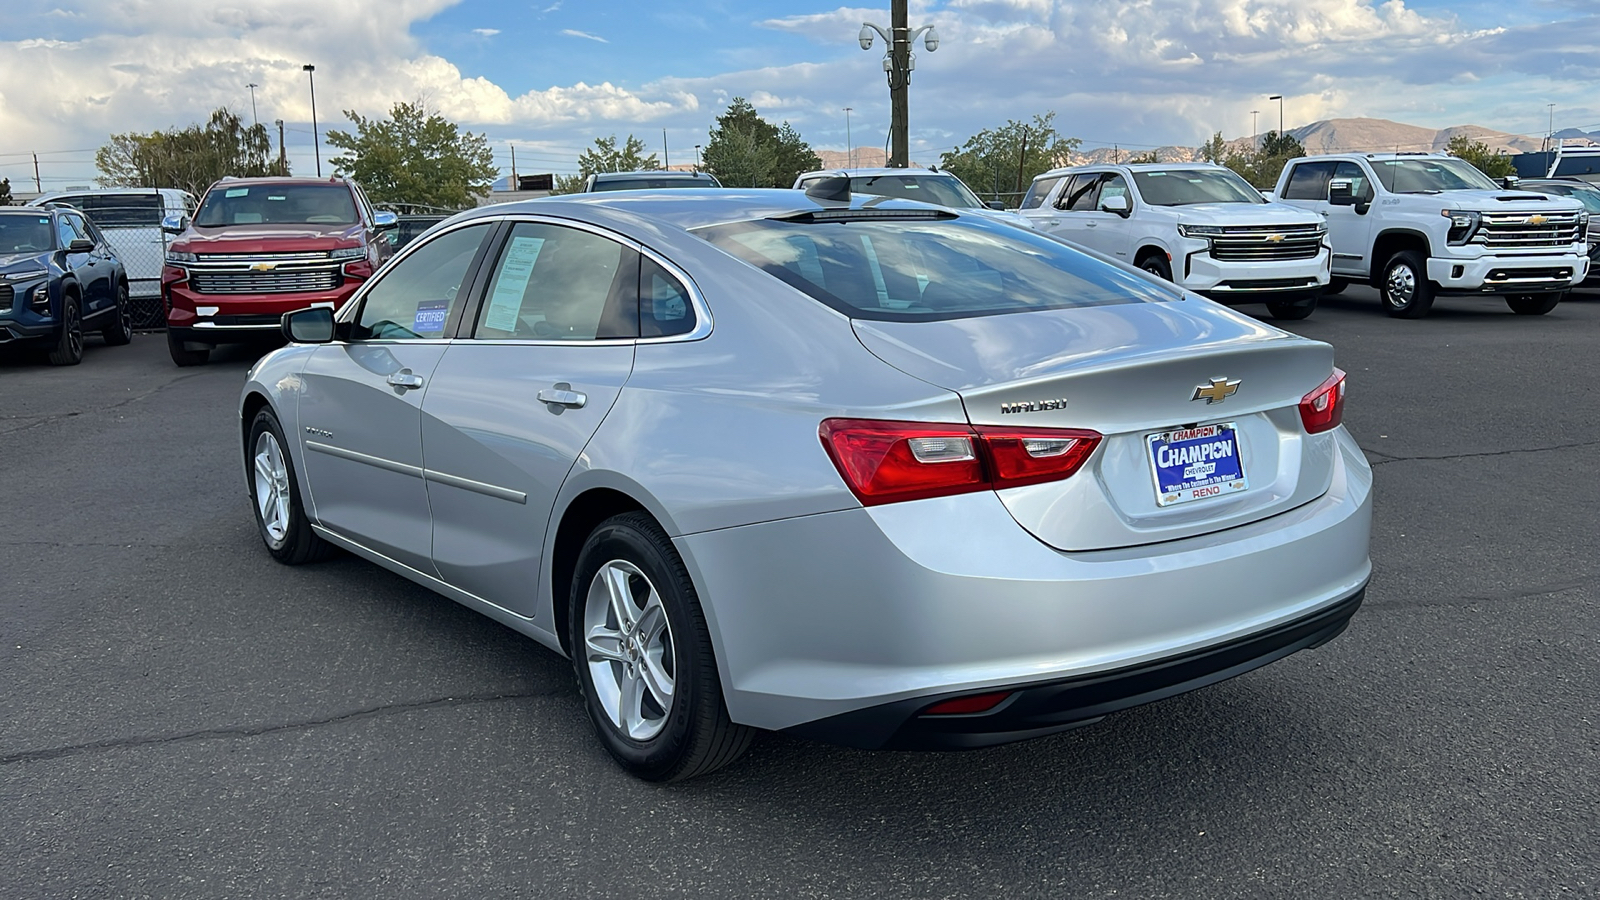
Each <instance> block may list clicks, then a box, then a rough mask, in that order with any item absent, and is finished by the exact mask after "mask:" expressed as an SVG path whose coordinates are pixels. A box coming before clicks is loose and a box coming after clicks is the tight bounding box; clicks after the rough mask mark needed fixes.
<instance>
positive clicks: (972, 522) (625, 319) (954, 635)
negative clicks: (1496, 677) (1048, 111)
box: [240, 179, 1372, 781]
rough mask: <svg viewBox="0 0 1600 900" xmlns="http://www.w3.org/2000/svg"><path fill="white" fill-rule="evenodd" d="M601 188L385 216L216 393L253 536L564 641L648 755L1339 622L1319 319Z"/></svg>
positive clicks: (868, 217) (868, 214) (908, 713)
mask: <svg viewBox="0 0 1600 900" xmlns="http://www.w3.org/2000/svg"><path fill="white" fill-rule="evenodd" d="M837 182H838V183H835V181H824V182H822V183H820V184H819V185H817V186H814V187H813V188H812V190H811V191H810V192H809V193H802V192H800V191H726V190H725V191H697V190H680V191H672V192H659V193H644V192H635V193H630V194H627V195H622V194H611V195H606V194H599V195H593V196H592V197H589V196H586V197H582V198H552V199H550V200H536V201H531V202H525V203H517V204H506V205H499V206H492V207H486V208H483V209H479V210H476V211H473V212H468V213H463V214H462V215H460V216H457V217H456V218H454V219H451V220H449V221H447V222H445V223H443V224H441V225H440V226H437V227H436V228H435V229H433V230H432V231H430V232H429V233H428V234H426V235H425V236H423V237H422V238H419V239H417V240H416V241H414V242H413V243H412V244H411V245H410V246H408V247H407V248H406V249H405V250H404V251H403V252H402V253H401V254H400V255H398V256H397V257H396V258H395V259H394V260H392V261H391V262H390V263H389V264H388V265H387V266H386V267H385V268H384V269H383V270H382V271H381V272H380V273H379V274H378V275H377V276H376V277H374V278H373V279H372V280H371V281H370V282H368V283H367V284H366V285H365V286H364V287H363V288H362V290H361V291H359V292H358V293H357V294H356V295H355V296H354V298H353V299H352V301H351V302H350V303H349V304H348V305H347V306H346V307H344V308H343V309H341V310H339V311H337V312H334V311H332V310H328V309H308V310H302V311H299V312H296V313H290V314H288V315H287V316H285V317H284V326H283V327H284V330H285V333H286V335H287V336H288V337H289V338H290V339H291V341H292V342H293V343H292V344H291V345H290V346H288V347H285V348H283V349H281V350H278V351H276V352H274V353H271V354H269V355H268V356H266V357H265V358H263V359H262V360H261V361H260V362H259V363H257V364H256V365H255V367H254V368H252V369H251V370H250V373H249V378H248V383H247V384H246V385H245V388H244V391H243V395H242V397H241V401H240V414H241V422H240V427H241V438H242V442H243V451H244V464H245V465H244V469H245V474H246V482H247V485H248V490H249V493H250V497H251V500H252V505H253V508H254V510H255V513H256V519H257V524H258V526H259V528H260V532H261V537H262V540H263V541H264V542H265V544H266V547H267V549H268V551H269V552H270V553H271V554H272V555H273V556H274V557H276V558H277V559H279V560H280V561H282V562H285V563H289V564H296V563H304V562H308V561H311V560H314V559H317V558H320V557H323V556H325V555H327V554H328V553H330V552H332V551H333V550H334V549H335V548H342V549H344V550H346V551H349V552H351V553H355V554H357V555H359V556H361V557H364V558H365V559H368V560H370V561H372V562H373V563H376V564H378V565H380V566H383V567H384V568H387V569H390V570H392V571H395V572H398V573H400V574H401V575H404V576H405V577H407V578H410V579H412V580H414V581H416V582H418V583H420V584H423V585H426V586H428V587H430V588H432V589H433V590H435V591H437V592H439V593H440V594H443V595H444V596H446V597H449V598H451V599H453V600H455V601H457V602H459V603H462V604H464V605H466V606H468V607H471V608H472V609H476V610H478V611H480V612H482V613H484V614H486V615H488V616H491V617H493V618H494V619H496V620H497V621H499V622H502V623H504V624H506V625H507V626H509V627H511V628H513V629H516V630H517V631H519V632H521V633H523V634H525V635H528V636H530V637H532V638H533V639H535V640H537V641H539V642H540V643H543V644H545V645H547V646H548V647H549V648H550V649H551V650H553V651H555V652H558V653H562V654H565V655H567V656H569V657H570V658H571V659H572V660H573V667H574V669H575V671H576V674H577V677H578V682H579V684H580V686H581V689H582V693H583V697H584V701H585V703H586V704H587V708H588V712H589V715H590V717H591V718H592V720H593V723H594V727H595V731H596V733H597V734H598V736H599V738H600V740H601V742H602V743H603V744H604V746H605V747H606V749H607V750H608V751H610V753H611V754H612V755H613V756H614V757H615V758H616V760H617V761H618V762H619V763H620V764H621V765H622V766H623V767H624V768H625V769H627V770H628V771H630V772H632V773H634V774H635V775H638V776H639V777H642V778H646V779H651V780H658V781H666V780H674V779H681V778H687V777H691V776H694V775H698V774H701V773H705V772H709V771H711V770H713V769H716V768H718V767H720V766H723V765H725V764H727V763H728V762H730V761H732V760H733V759H735V758H736V757H738V756H739V754H740V753H741V752H743V750H744V749H745V747H746V746H747V745H748V743H749V741H750V739H751V737H752V735H753V734H754V733H756V732H757V731H759V730H781V731H787V732H789V733H792V734H795V735H800V736H803V737H809V738H816V739H821V740H826V741H831V742H835V743H840V744H846V745H850V746H856V747H866V748H964V747H978V746H984V745H989V744H995V743H1001V742H1005V741H1012V740H1018V739H1022V738H1029V737H1034V736H1038V735H1043V734H1049V733H1053V732H1058V731H1062V730H1065V729H1069V728H1073V727H1077V726H1080V725H1083V724H1086V723H1089V722H1092V721H1095V720H1098V719H1099V718H1101V717H1103V716H1105V715H1106V714H1108V713H1111V712H1114V711H1116V710H1120V709H1124V708H1127V707H1130V706H1134V705H1137V704H1141V703H1146V702H1149V701H1152V700H1157V699H1161V698H1164V697H1168V696H1172V695H1174V694H1177V693H1180V692H1183V691H1187V690H1191V689H1194V688H1197V687H1201V686H1204V685H1208V684H1211V683H1214V682H1217V681H1220V680H1222V679H1225V678H1229V677H1231V676H1233V675H1236V674H1239V673H1241V672H1245V671H1248V670H1250V669H1253V668H1255V667H1257V666H1261V665H1265V664H1266V663H1269V662H1272V661H1273V660H1276V659H1280V658H1282V657H1284V656H1287V655H1289V654H1290V653H1294V652H1295V651H1297V650H1301V649H1304V648H1308V647H1315V646H1318V645H1320V644H1322V643H1324V642H1326V641H1328V640H1331V639H1332V638H1333V637H1335V636H1336V635H1338V634H1339V633H1340V632H1341V631H1342V630H1343V629H1344V627H1345V625H1346V624H1347V623H1348V621H1349V620H1350V617H1351V616H1352V615H1353V614H1354V613H1355V611H1356V609H1357V607H1358V606H1359V605H1360V603H1361V600H1362V598H1363V596H1364V592H1365V588H1366V583H1367V579H1368V576H1369V573H1370V570H1371V566H1370V563H1369V561H1368V555H1367V544H1368V531H1369V522H1370V517H1371V487H1372V477H1371V472H1370V470H1369V469H1368V467H1367V464H1366V462H1365V460H1364V459H1363V457H1362V454H1361V451H1360V450H1359V449H1358V448H1357V446H1356V444H1355V443H1354V441H1353V440H1352V439H1351V438H1350V437H1349V435H1348V434H1347V433H1346V432H1345V430H1344V428H1343V427H1342V426H1341V425H1340V418H1341V416H1342V414H1343V411H1344V402H1345V399H1344V398H1345V387H1344V373H1342V372H1340V371H1339V370H1338V369H1336V368H1334V364H1333V363H1334V361H1333V350H1332V348H1331V347H1329V346H1328V345H1326V344H1322V343H1318V342H1316V341H1310V340H1306V339H1303V338H1300V337H1296V336H1294V335H1291V334H1287V333H1285V332H1282V331H1279V330H1277V329H1275V328H1273V327H1271V326H1268V325H1265V324H1263V323H1261V322H1258V321H1256V320H1253V319H1250V318H1248V317H1246V316H1243V315H1240V314H1238V313H1236V312H1233V311H1231V310H1228V309H1226V308H1224V307H1222V306H1219V305H1217V304H1214V303H1212V302H1210V301H1207V300H1204V299H1201V298H1199V297H1196V296H1194V295H1192V294H1184V293H1182V292H1181V291H1179V290H1178V289H1176V288H1174V287H1172V286H1171V285H1166V284H1159V283H1155V282H1153V281H1151V280H1148V279H1147V278H1145V277H1144V276H1142V275H1141V274H1140V273H1138V272H1136V271H1133V270H1131V269H1125V268H1121V267H1119V266H1117V265H1115V264H1112V263H1109V262H1105V261H1102V260H1100V259H1097V258H1094V257H1091V256H1088V255H1086V254H1084V253H1081V252H1079V251H1077V250H1074V249H1072V248H1071V247H1069V246H1067V245H1065V244H1063V243H1060V242H1058V241H1055V240H1053V239H1051V238H1049V237H1047V236H1044V235H1040V234H1036V233H1032V232H1027V231H1023V230H1019V229H1015V228H1010V227H1007V226H1004V225H1000V224H997V223H994V222H990V221H986V220H985V219H983V218H982V217H976V216H969V215H966V214H963V213H957V212H953V211H951V210H947V209H939V208H935V207H930V206H924V205H921V204H917V203H912V202H907V201H899V200H885V199H884V198H881V197H861V196H857V197H854V198H851V197H849V195H848V185H847V184H844V183H843V180H842V179H839V180H837Z"/></svg>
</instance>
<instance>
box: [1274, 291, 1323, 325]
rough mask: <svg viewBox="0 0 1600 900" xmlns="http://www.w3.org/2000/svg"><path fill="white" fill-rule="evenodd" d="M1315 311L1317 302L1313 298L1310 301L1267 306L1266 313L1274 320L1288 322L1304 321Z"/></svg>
mask: <svg viewBox="0 0 1600 900" xmlns="http://www.w3.org/2000/svg"><path fill="white" fill-rule="evenodd" d="M1316 310H1317V300H1316V298H1315V297H1313V298H1311V299H1310V300H1296V301H1286V302H1283V303H1268V304H1267V312H1269V313H1271V314H1272V317H1273V318H1274V319H1283V320H1285V321H1289V322H1294V321H1298V320H1300V319H1304V318H1306V317H1308V316H1310V315H1311V314H1312V313H1314V312H1316Z"/></svg>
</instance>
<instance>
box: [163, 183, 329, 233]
mask: <svg viewBox="0 0 1600 900" xmlns="http://www.w3.org/2000/svg"><path fill="white" fill-rule="evenodd" d="M356 221H357V217H356V201H355V198H354V197H352V196H350V189H349V188H347V187H345V186H344V185H341V184H265V185H264V184H252V185H249V186H240V187H228V186H227V185H226V184H219V185H217V186H216V187H214V188H212V189H211V191H210V192H209V193H207V194H206V199H205V201H204V202H202V203H201V204H200V211H199V212H197V213H195V215H194V224H196V225H198V226H200V227H201V228H215V227H218V226H224V225H354V224H355V223H356Z"/></svg>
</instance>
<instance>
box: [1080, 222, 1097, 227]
mask: <svg viewBox="0 0 1600 900" xmlns="http://www.w3.org/2000/svg"><path fill="white" fill-rule="evenodd" d="M1099 225H1100V223H1099V222H1085V223H1083V227H1085V228H1097V227H1099Z"/></svg>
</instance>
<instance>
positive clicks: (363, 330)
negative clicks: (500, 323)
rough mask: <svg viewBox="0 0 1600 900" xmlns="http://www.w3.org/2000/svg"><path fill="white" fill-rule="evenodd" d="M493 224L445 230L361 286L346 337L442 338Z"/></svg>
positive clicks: (371, 338)
mask: <svg viewBox="0 0 1600 900" xmlns="http://www.w3.org/2000/svg"><path fill="white" fill-rule="evenodd" d="M492 225H493V223H490V222H483V223H479V224H475V225H469V226H467V227H465V228H457V229H455V230H454V231H447V232H445V233H444V234H441V235H439V236H438V237H436V238H434V239H433V240H430V241H428V242H427V243H426V244H423V245H422V246H420V247H418V248H417V249H416V250H414V251H412V252H411V253H410V254H408V255H407V256H406V258H405V259H402V260H400V262H398V263H396V264H395V265H394V266H393V267H391V268H390V269H389V270H388V271H386V272H384V274H383V276H382V277H381V278H380V279H378V281H377V282H376V283H375V284H373V285H372V287H371V288H368V289H367V294H366V298H365V299H363V300H362V302H361V315H360V316H359V317H358V318H357V320H356V327H355V332H354V334H353V335H352V337H354V338H356V339H358V340H359V339H370V340H424V339H437V338H442V337H445V336H446V333H445V326H446V325H447V323H449V322H450V320H451V314H452V313H453V312H455V311H456V310H457V309H458V308H459V307H460V304H461V292H462V291H463V290H464V289H465V288H466V283H465V282H466V280H467V277H468V275H470V274H471V271H472V261H473V259H474V258H475V257H476V256H477V253H478V248H479V247H480V246H481V245H482V244H483V240H484V238H485V237H487V236H488V234H489V232H490V230H491V227H492Z"/></svg>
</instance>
